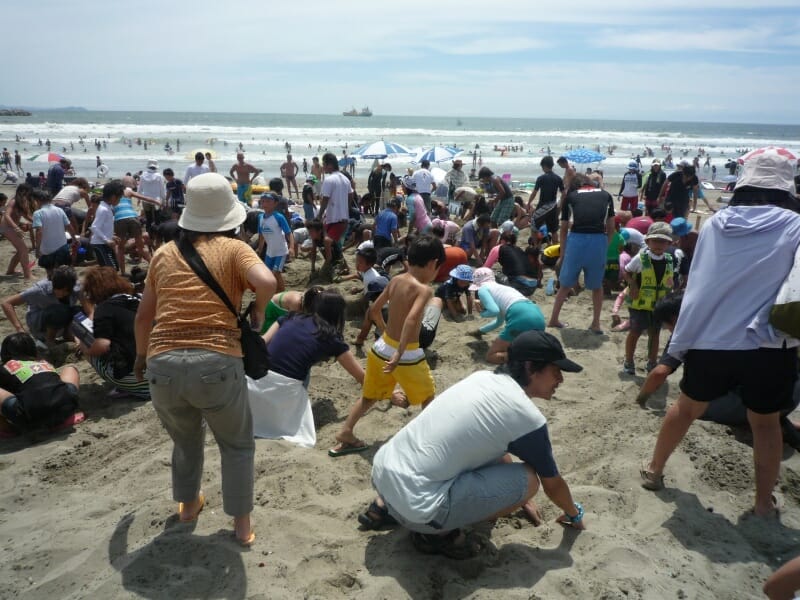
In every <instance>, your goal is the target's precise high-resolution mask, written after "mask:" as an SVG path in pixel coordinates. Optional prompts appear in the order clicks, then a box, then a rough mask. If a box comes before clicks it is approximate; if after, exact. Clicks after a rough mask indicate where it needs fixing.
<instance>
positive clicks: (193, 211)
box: [134, 173, 275, 546]
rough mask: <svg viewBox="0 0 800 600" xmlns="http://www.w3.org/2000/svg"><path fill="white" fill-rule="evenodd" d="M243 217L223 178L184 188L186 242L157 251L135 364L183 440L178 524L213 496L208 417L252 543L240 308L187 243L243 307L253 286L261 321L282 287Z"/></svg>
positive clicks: (227, 505)
mask: <svg viewBox="0 0 800 600" xmlns="http://www.w3.org/2000/svg"><path fill="white" fill-rule="evenodd" d="M245 216H246V210H245V208H244V205H242V203H241V202H238V201H237V200H236V197H235V196H234V195H233V192H231V188H230V185H229V184H228V182H227V181H226V180H225V178H224V177H222V175H219V174H217V173H205V174H202V175H198V176H196V177H193V178H192V180H191V181H190V182H189V184H188V185H187V186H186V208H185V209H184V211H183V214H182V215H181V217H180V220H179V221H178V225H179V226H180V228H181V231H180V234H179V238H178V242H177V243H169V244H166V245H164V246H162V247H161V248H159V249H158V251H157V252H156V253H155V255H154V256H153V260H152V262H151V263H150V269H149V272H148V275H147V280H146V282H145V285H146V287H145V291H144V295H143V297H142V301H141V304H140V307H139V311H138V313H137V315H136V354H137V356H136V365H135V367H134V369H135V372H136V374H137V376H138V377H139V378H140V379H143V378H144V377H146V378H147V380H148V381H149V382H150V394H151V397H152V400H153V407H154V408H155V409H156V412H157V413H158V416H159V418H160V419H161V422H162V424H163V425H164V428H165V429H166V430H167V432H168V433H169V435H170V437H171V438H172V440H173V442H174V444H175V446H174V449H173V454H172V485H173V497H174V499H175V500H176V501H178V502H179V505H178V512H179V515H178V516H179V518H180V520H181V521H193V520H195V519H196V518H197V516H198V514H199V513H200V511H201V510H202V508H203V504H204V502H205V499H204V497H203V493H202V492H201V491H200V481H201V478H202V474H203V446H204V438H205V426H204V422H205V423H208V426H209V427H210V428H211V431H212V432H213V433H214V437H215V438H216V440H217V444H218V445H219V449H220V458H221V463H222V504H223V509H224V511H225V512H226V513H228V514H230V515H232V516H233V517H234V530H235V531H234V533H235V535H236V539H237V540H238V541H239V543H241V544H243V545H248V546H249V545H250V544H252V542H253V540H254V539H255V535H254V534H253V531H252V528H251V525H250V512H251V511H252V509H253V457H254V454H255V445H254V442H253V422H252V417H251V415H250V407H249V405H248V400H247V381H246V379H245V374H244V368H243V363H242V349H241V341H240V337H241V334H240V330H239V327H238V324H237V320H236V318H235V317H234V315H233V313H232V312H231V311H230V310H229V309H228V308H227V307H226V306H225V304H224V303H223V301H222V300H220V298H219V297H218V296H217V295H216V294H215V293H214V292H213V291H212V290H211V289H210V288H209V287H208V286H207V285H206V284H205V283H203V281H202V280H201V279H200V278H199V277H198V276H197V275H196V274H195V272H194V271H193V270H192V268H191V267H190V266H189V265H188V264H187V262H186V261H185V260H184V258H183V256H182V252H181V249H180V247H181V246H183V247H186V246H187V245H189V244H190V245H192V246H194V248H195V249H196V251H197V253H198V254H199V255H200V257H201V258H202V260H203V262H204V263H205V264H206V266H207V268H208V271H209V272H210V273H211V275H212V276H213V277H214V279H216V281H217V282H218V283H219V285H220V286H221V287H222V289H223V290H224V291H225V293H226V294H227V296H228V298H229V299H230V301H231V303H233V305H234V306H240V305H241V303H242V295H243V293H244V291H245V289H247V288H248V287H250V288H252V289H254V290H255V293H256V306H255V310H254V311H253V315H255V316H256V317H255V318H259V316H260V315H263V314H264V309H265V308H266V304H267V302H268V301H269V299H270V297H271V296H272V294H273V293H274V292H275V278H274V277H273V276H272V273H270V271H269V270H268V269H267V268H266V266H265V265H264V263H263V262H262V261H261V259H259V258H258V256H257V255H256V253H255V252H254V251H253V249H252V248H250V246H248V245H247V244H245V243H244V242H242V241H241V240H239V239H238V238H237V237H236V230H237V228H238V227H239V226H240V225H241V224H242V223H243V222H244V219H245ZM261 318H263V317H261ZM154 321H155V324H154ZM255 326H256V328H259V327H260V326H261V324H260V323H255ZM145 363H146V364H145ZM145 368H146V373H145Z"/></svg>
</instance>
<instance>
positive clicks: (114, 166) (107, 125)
mask: <svg viewBox="0 0 800 600" xmlns="http://www.w3.org/2000/svg"><path fill="white" fill-rule="evenodd" d="M17 136H19V138H20V141H19V142H17V141H16V139H17ZM81 138H82V139H83V141H84V143H83V144H81ZM47 139H49V140H50V142H51V144H52V146H51V150H52V151H53V152H57V153H60V154H63V155H65V156H67V157H68V158H70V159H71V160H72V162H73V165H74V166H75V167H76V170H77V173H78V174H79V175H82V176H84V177H87V178H88V179H93V178H95V177H96V176H97V172H96V158H95V157H96V156H98V155H99V156H100V157H101V159H102V161H103V162H104V164H106V165H107V166H108V168H109V176H111V177H119V176H121V175H124V174H125V173H126V172H135V171H139V170H142V169H144V168H145V166H146V163H147V160H148V159H151V158H155V159H157V160H158V161H159V167H160V168H161V169H163V168H165V167H171V168H173V169H174V170H175V172H176V175H177V176H178V177H181V176H182V174H183V172H184V170H185V168H186V166H188V165H189V164H190V163H191V162H192V158H191V157H192V155H193V154H194V151H195V150H197V149H211V150H213V151H214V152H215V153H216V154H217V158H216V162H217V168H218V170H219V171H220V172H223V173H227V171H228V169H229V168H230V166H231V165H232V164H233V162H234V161H235V155H236V151H237V149H238V147H239V144H242V146H243V148H244V150H245V155H246V160H248V161H249V162H251V163H253V164H255V165H256V166H258V167H260V168H262V169H264V172H265V173H264V174H265V175H266V176H268V177H272V176H276V175H278V174H279V167H280V164H281V163H282V162H283V161H284V160H285V158H286V143H288V144H290V145H291V149H292V154H293V157H294V160H295V161H296V162H297V163H298V164H302V161H303V159H304V158H305V159H306V160H307V161H308V162H309V164H310V162H311V158H312V157H313V156H319V155H321V154H322V153H323V152H326V151H331V152H334V153H335V154H337V155H338V156H340V157H341V156H342V154H343V152H345V151H346V152H348V154H349V153H350V152H352V151H353V150H355V149H357V148H358V147H359V146H361V145H363V144H365V143H367V142H372V141H375V140H381V139H383V140H386V141H392V142H397V143H400V144H403V145H405V146H407V147H409V148H412V149H413V148H427V147H430V146H432V145H448V146H451V145H453V146H456V147H458V148H461V149H463V150H464V155H463V156H462V159H463V160H464V164H465V167H464V168H465V169H469V168H470V166H471V165H472V158H471V155H468V154H467V153H468V152H472V151H477V152H478V153H479V156H480V159H481V161H482V164H483V165H484V166H488V167H489V168H491V169H492V170H493V171H495V172H496V173H499V174H502V173H510V174H511V176H512V178H513V179H516V180H520V181H529V180H532V179H535V178H536V177H537V176H538V175H539V174H540V168H539V160H540V159H541V157H542V156H544V155H545V154H546V153H547V151H548V149H549V150H550V152H551V153H552V154H553V155H554V156H558V155H559V154H561V153H563V152H564V151H565V150H566V149H569V148H578V147H586V148H590V149H596V148H597V147H599V149H600V151H601V152H602V153H603V154H606V155H607V158H606V159H605V160H604V161H602V162H601V163H593V164H591V165H589V166H592V167H600V168H602V169H603V170H604V171H605V173H606V174H607V175H620V174H622V173H623V172H624V171H625V170H626V167H627V164H628V162H629V161H630V160H631V159H632V158H634V157H635V156H636V155H637V154H639V155H641V156H642V162H643V164H644V165H645V166H646V165H648V164H649V162H650V160H651V159H649V158H645V148H647V147H649V148H651V149H652V150H653V152H654V153H655V157H657V158H661V159H663V158H664V157H665V155H666V154H667V152H666V150H664V149H663V148H665V147H671V148H672V154H673V157H674V158H675V160H676V161H677V160H678V159H680V158H681V157H683V156H685V157H687V158H688V159H690V160H691V158H693V157H694V156H695V155H696V154H697V153H698V149H699V148H704V149H705V150H706V152H707V153H708V155H710V156H711V159H712V161H711V162H712V164H714V165H716V166H717V172H718V177H719V176H721V175H722V174H724V172H725V171H724V168H723V167H724V163H725V162H726V161H727V159H729V158H736V157H737V156H739V155H740V154H742V153H743V152H744V151H746V150H748V149H752V148H757V147H761V146H766V145H779V146H784V147H787V148H790V149H792V150H800V126H798V125H759V124H742V123H700V122H697V123H694V122H685V123H681V122H666V121H609V120H592V119H518V118H513V119H512V118H498V117H480V118H477V117H472V118H469V117H464V118H459V117H457V116H453V117H408V116H381V115H375V116H372V117H344V116H341V115H294V114H246V113H192V112H123V111H42V112H38V113H36V114H33V115H32V116H30V117H0V147H7V148H8V149H9V150H10V151H12V153H13V150H14V149H17V150H19V152H20V154H21V155H22V158H23V169H24V170H25V171H32V172H34V173H36V172H38V171H46V170H47V166H48V164H47V150H46V148H45V147H44V146H39V145H38V141H39V140H41V141H42V143H44V142H45V141H46V140H47ZM96 140H97V141H99V142H100V144H101V149H100V150H99V151H97V150H96V147H95V145H94V143H95V141H96ZM178 141H180V151H178V150H177V145H178ZM145 143H146V144H147V149H145ZM167 144H169V146H170V148H171V150H167V148H166V147H167ZM508 146H517V150H516V151H510V152H505V153H502V155H501V152H500V151H499V149H502V148H503V147H508ZM609 147H612V148H613V153H611V154H610V153H609ZM495 148H498V149H497V150H496V149H495ZM37 155H38V156H37ZM34 157H35V158H34ZM411 160H412V158H411V157H409V156H394V157H389V158H388V159H387V161H389V162H391V163H392V165H393V168H394V170H395V172H398V171H402V170H404V169H405V168H407V167H411V166H413V165H412V163H411ZM371 162H372V161H362V162H360V163H358V164H357V166H356V175H357V176H359V177H365V176H366V175H367V172H368V169H369V165H370V164H371ZM702 162H704V159H703V161H702ZM702 162H701V164H702ZM439 166H441V167H442V168H444V169H445V170H446V169H448V168H449V162H445V163H442V164H441V165H439ZM701 175H704V177H706V178H710V172H709V169H706V170H705V171H704V172H703V173H701Z"/></svg>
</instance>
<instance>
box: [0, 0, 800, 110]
mask: <svg viewBox="0 0 800 600" xmlns="http://www.w3.org/2000/svg"><path fill="white" fill-rule="evenodd" d="M545 7H546V8H545ZM3 14H4V21H5V23H6V27H4V36H3V37H4V39H3V42H4V44H3V45H4V47H5V49H6V61H5V62H4V69H3V70H4V73H3V83H2V85H0V90H2V92H0V104H4V105H7V106H17V105H19V106H37V107H47V106H83V107H86V108H89V109H96V110H156V111H157V110H177V111H218V112H258V113H314V114H331V113H339V112H341V111H343V110H348V109H350V108H352V107H356V108H361V107H362V106H365V105H367V106H369V107H370V108H371V109H372V111H373V112H374V113H376V114H383V115H420V116H422V115H425V116H435V115H446V116H459V117H462V116H463V117H473V116H487V117H523V118H524V117H531V118H547V117H552V118H562V117H563V118H598V119H642V120H669V121H721V122H750V123H780V124H797V123H800V102H798V100H797V98H799V97H800V9H798V0H761V1H760V2H758V3H755V2H753V1H752V0H724V1H722V0H702V1H698V0H691V1H690V0H670V2H642V1H637V2H631V1H627V0H605V1H604V2H602V3H598V2H596V0H586V1H581V0H562V1H561V2H559V3H543V2H537V1H535V0H495V1H494V2H485V1H483V0H481V1H475V0H460V1H459V2H451V1H446V0H445V1H440V2H438V3H432V2H423V1H421V0H400V1H396V2H394V3H392V2H388V3H387V2H374V1H363V0H339V1H336V0H328V1H327V2H321V1H318V0H302V1H301V2H290V1H279V0H266V1H265V0H231V1H229V2H219V1H218V0H194V1H192V2H188V1H186V0H159V1H153V0H140V1H137V2H134V3H129V2H120V1H118V0H109V2H105V3H99V2H97V0H71V1H70V2H63V0H58V1H54V0H31V1H30V2H14V3H9V5H8V6H5V7H4V10H3ZM9 24H17V26H9ZM33 28H35V30H36V31H37V32H38V33H39V35H32V29H33Z"/></svg>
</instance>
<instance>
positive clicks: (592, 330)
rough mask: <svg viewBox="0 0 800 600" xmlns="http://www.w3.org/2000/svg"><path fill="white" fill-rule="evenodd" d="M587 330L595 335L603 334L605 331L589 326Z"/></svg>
mask: <svg viewBox="0 0 800 600" xmlns="http://www.w3.org/2000/svg"><path fill="white" fill-rule="evenodd" d="M589 331H590V332H592V333H593V334H595V335H605V334H606V332H605V331H603V330H602V329H592V328H591V327H589Z"/></svg>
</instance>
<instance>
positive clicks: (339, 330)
mask: <svg viewBox="0 0 800 600" xmlns="http://www.w3.org/2000/svg"><path fill="white" fill-rule="evenodd" d="M346 307H347V302H346V301H345V299H344V296H342V294H340V293H339V291H338V290H337V289H336V288H329V289H327V290H322V292H320V293H319V294H317V295H316V302H315V303H314V314H313V316H312V318H313V319H314V323H316V325H317V336H318V337H319V338H321V339H323V340H330V339H333V338H336V337H342V335H343V334H344V312H345V308H346Z"/></svg>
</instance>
